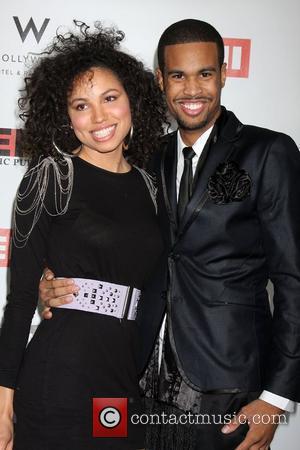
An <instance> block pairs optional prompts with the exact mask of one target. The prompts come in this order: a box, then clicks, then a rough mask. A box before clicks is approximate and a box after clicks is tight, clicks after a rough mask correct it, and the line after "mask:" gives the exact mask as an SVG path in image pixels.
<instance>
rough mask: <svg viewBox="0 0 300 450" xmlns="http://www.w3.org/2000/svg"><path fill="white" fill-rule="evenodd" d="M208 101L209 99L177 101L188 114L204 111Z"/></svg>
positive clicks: (195, 114) (193, 114)
mask: <svg viewBox="0 0 300 450" xmlns="http://www.w3.org/2000/svg"><path fill="white" fill-rule="evenodd" d="M207 102H208V99H201V100H200V99H199V100H179V101H177V104H178V105H179V107H180V109H181V110H182V111H183V112H184V113H185V114H187V115H188V116H197V115H198V114H200V113H201V112H202V111H203V109H204V108H205V105H206V104H207Z"/></svg>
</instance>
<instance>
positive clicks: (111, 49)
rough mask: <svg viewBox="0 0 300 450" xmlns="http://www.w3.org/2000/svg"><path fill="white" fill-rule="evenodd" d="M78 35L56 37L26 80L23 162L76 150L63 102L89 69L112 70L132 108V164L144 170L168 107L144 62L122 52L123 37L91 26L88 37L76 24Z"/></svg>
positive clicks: (129, 156) (84, 28) (22, 102)
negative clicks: (27, 159) (76, 81)
mask: <svg viewBox="0 0 300 450" xmlns="http://www.w3.org/2000/svg"><path fill="white" fill-rule="evenodd" d="M74 23H75V25H76V26H77V27H78V28H79V32H78V33H77V34H76V33H72V32H69V33H67V34H65V35H62V34H57V35H56V37H55V39H54V40H53V42H52V44H51V45H50V46H49V47H48V48H47V49H46V50H45V52H43V53H42V55H41V57H40V58H39V60H38V62H37V64H36V65H35V66H34V67H33V69H32V72H31V74H30V76H28V77H26V78H25V87H24V89H23V91H22V92H23V95H22V96H21V98H20V99H19V102H18V103H19V108H20V110H21V114H20V117H21V119H22V120H24V122H25V126H24V129H23V132H22V143H21V145H22V151H23V154H24V155H25V156H28V157H29V158H35V157H38V156H41V155H43V156H45V157H47V156H54V157H57V156H58V154H57V151H56V150H55V147H54V146H53V141H55V144H56V145H57V147H59V148H60V149H61V150H63V151H64V152H66V153H69V154H71V153H72V151H74V149H75V148H76V147H78V146H79V145H80V142H79V141H78V140H77V138H76V136H75V134H74V132H73V130H72V129H71V128H70V126H69V123H70V121H69V115H68V106H67V100H68V96H69V94H70V92H71V90H72V87H73V83H74V81H75V79H77V78H78V76H80V75H81V74H83V73H84V72H86V71H87V70H89V69H90V68H92V67H100V68H105V69H109V70H111V71H112V72H113V73H114V74H115V75H116V76H117V78H118V79H119V80H120V82H121V83H122V85H123V87H124V89H125V91H126V93H127V95H128V98H129V103H130V108H131V114H132V124H133V130H134V132H133V136H132V139H131V140H130V142H129V144H128V149H127V150H126V157H127V159H128V161H129V162H130V163H132V164H136V165H138V166H140V167H144V166H145V165H146V163H147V162H148V160H149V158H150V156H151V154H152V152H153V151H154V150H155V148H157V147H158V145H159V139H160V137H161V136H162V134H163V132H164V123H166V107H165V103H164V101H163V98H162V94H161V92H160V89H159V87H158V85H157V83H156V80H155V78H154V75H153V74H152V72H151V71H150V70H148V69H146V68H145V67H144V65H143V63H142V62H140V61H138V60H137V59H135V58H134V57H132V56H130V55H128V54H127V53H125V52H123V51H121V50H120V48H119V47H120V43H121V42H122V40H123V39H124V33H123V32H122V31H119V30H115V29H113V28H103V27H102V25H101V23H100V22H96V23H95V30H94V31H93V32H92V31H91V30H90V27H89V26H87V25H86V24H85V23H82V22H78V21H74Z"/></svg>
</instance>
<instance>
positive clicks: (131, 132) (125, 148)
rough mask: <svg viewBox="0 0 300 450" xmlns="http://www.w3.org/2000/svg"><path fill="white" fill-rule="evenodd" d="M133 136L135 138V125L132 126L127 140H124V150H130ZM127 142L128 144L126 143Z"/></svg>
mask: <svg viewBox="0 0 300 450" xmlns="http://www.w3.org/2000/svg"><path fill="white" fill-rule="evenodd" d="M132 136H133V125H131V127H130V130H129V133H128V134H127V136H126V138H125V139H124V142H123V150H128V147H129V144H130V141H131V140H132ZM125 141H127V142H126V143H125Z"/></svg>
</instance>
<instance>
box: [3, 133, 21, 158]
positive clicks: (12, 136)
mask: <svg viewBox="0 0 300 450" xmlns="http://www.w3.org/2000/svg"><path fill="white" fill-rule="evenodd" d="M19 142H20V130H16V129H13V128H0V157H1V156H8V157H11V158H14V157H15V156H20V150H19V149H20V146H19Z"/></svg>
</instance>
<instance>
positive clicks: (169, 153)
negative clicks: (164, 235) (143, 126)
mask: <svg viewBox="0 0 300 450" xmlns="http://www.w3.org/2000/svg"><path fill="white" fill-rule="evenodd" d="M160 171H161V181H162V188H163V196H164V202H165V205H166V209H167V213H168V217H169V221H170V225H171V239H172V242H174V239H175V235H176V231H177V197H176V174H177V132H176V131H175V132H174V133H172V134H170V135H169V136H167V142H166V144H165V147H164V149H163V153H162V160H161V167H160Z"/></svg>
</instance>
